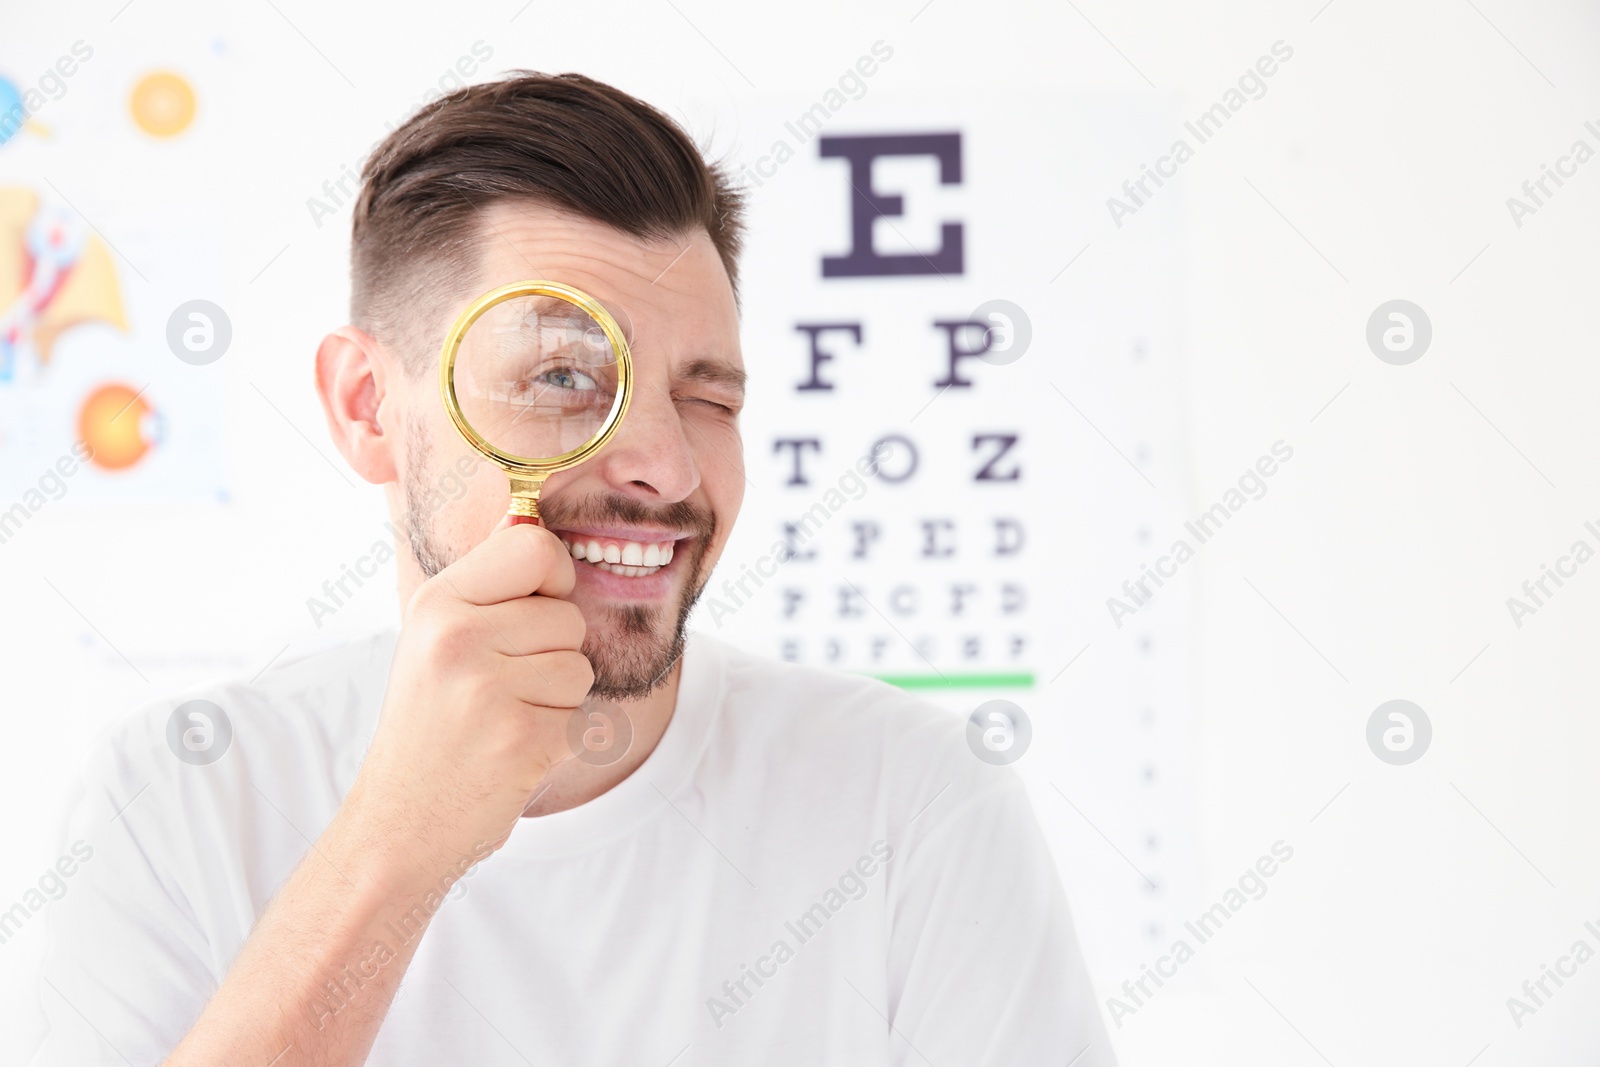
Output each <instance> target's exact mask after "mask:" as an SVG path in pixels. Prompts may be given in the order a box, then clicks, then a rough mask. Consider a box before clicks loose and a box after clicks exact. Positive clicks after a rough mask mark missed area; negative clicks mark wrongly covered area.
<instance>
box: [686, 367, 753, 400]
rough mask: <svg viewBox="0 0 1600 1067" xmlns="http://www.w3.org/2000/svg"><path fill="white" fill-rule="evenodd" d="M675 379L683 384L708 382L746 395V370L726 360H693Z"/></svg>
mask: <svg viewBox="0 0 1600 1067" xmlns="http://www.w3.org/2000/svg"><path fill="white" fill-rule="evenodd" d="M674 377H676V378H677V379H678V380H679V381H683V382H706V383H708V384H710V385H724V386H727V387H728V388H730V389H733V390H734V391H735V392H737V393H739V394H740V395H741V396H743V395H744V383H745V373H744V370H743V369H742V368H740V367H736V366H734V365H733V364H732V363H728V362H726V361H724V360H720V359H696V360H692V361H690V362H689V363H688V364H687V365H686V366H685V367H684V368H683V369H682V370H680V371H678V372H677V374H676V375H674Z"/></svg>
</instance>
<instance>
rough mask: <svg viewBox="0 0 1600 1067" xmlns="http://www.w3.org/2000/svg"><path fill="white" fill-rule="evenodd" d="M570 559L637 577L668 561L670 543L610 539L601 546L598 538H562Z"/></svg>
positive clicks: (670, 557)
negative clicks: (611, 540) (572, 539)
mask: <svg viewBox="0 0 1600 1067" xmlns="http://www.w3.org/2000/svg"><path fill="white" fill-rule="evenodd" d="M562 543H563V544H565V545H566V548H567V551H568V552H570V553H572V558H573V559H581V560H585V561H587V562H589V563H592V564H594V565H595V566H596V567H599V568H601V569H602V570H608V571H611V572H612V573H614V574H621V575H625V576H627V577H629V578H638V577H642V576H643V575H646V574H654V573H655V572H656V571H657V570H659V569H660V568H662V567H665V566H666V565H667V564H669V563H671V562H672V547H673V542H671V541H668V542H666V543H665V544H655V543H651V544H644V543H642V542H639V541H623V542H621V543H620V544H619V543H617V542H612V543H611V544H608V545H606V546H604V547H601V544H600V542H599V541H598V540H594V539H591V540H588V541H571V542H568V541H565V540H563V542H562Z"/></svg>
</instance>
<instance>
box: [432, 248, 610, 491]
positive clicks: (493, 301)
mask: <svg viewBox="0 0 1600 1067" xmlns="http://www.w3.org/2000/svg"><path fill="white" fill-rule="evenodd" d="M519 296H554V297H559V298H561V299H563V300H566V301H568V302H569V303H572V304H576V305H577V306H578V307H580V308H582V309H583V311H584V312H585V313H586V314H588V316H589V317H590V318H591V319H593V320H594V321H595V322H597V323H599V325H600V328H601V329H602V330H604V331H605V335H606V340H607V341H609V342H610V343H611V350H612V351H613V352H615V353H616V356H617V397H616V399H615V400H613V401H612V402H611V410H610V411H609V412H607V413H606V421H605V422H604V423H603V424H602V425H601V427H600V429H599V431H597V432H596V433H595V435H594V436H593V437H591V438H590V439H589V440H588V441H586V442H584V443H583V444H581V445H579V446H578V447H577V448H574V449H572V450H571V451H569V452H563V453H561V454H560V455H559V456H548V457H534V456H518V455H514V454H512V453H510V452H506V451H504V450H502V449H499V448H496V447H495V446H494V445H493V444H492V443H491V442H490V441H489V440H488V439H486V438H485V437H484V436H483V435H482V434H480V433H479V432H478V431H477V430H476V429H474V428H473V426H472V423H471V422H469V421H468V420H467V416H466V414H465V413H464V412H463V411H462V410H461V400H460V398H459V397H458V396H457V395H456V380H455V368H456V356H457V354H458V353H459V352H460V350H461V342H462V340H463V339H464V338H465V337H466V335H467V331H468V330H470V329H471V328H472V325H473V323H475V322H477V321H478V319H479V318H481V317H482V316H483V314H484V312H486V311H488V310H489V309H490V308H492V307H494V306H495V305H497V304H501V303H504V302H505V301H507V300H512V299H514V298H516V297H519ZM439 391H440V394H441V395H442V396H443V398H444V407H445V410H446V411H447V412H449V413H450V421H451V422H453V423H455V426H456V429H457V430H458V431H460V433H461V436H463V437H465V438H466V439H467V443H468V444H470V445H471V446H472V447H473V448H475V449H477V450H478V451H479V452H480V453H482V454H483V455H484V456H486V457H487V458H488V459H490V460H492V461H493V462H494V463H496V464H497V465H499V466H500V467H501V468H502V469H503V470H505V471H506V472H507V473H509V474H523V475H528V476H530V477H535V478H539V479H541V480H542V479H543V478H544V477H545V476H546V475H550V474H554V473H556V472H557V471H564V470H566V469H567V468H568V467H575V466H577V465H578V464H579V463H582V462H583V461H584V460H586V459H588V458H589V457H590V456H592V455H594V454H595V453H596V452H598V451H599V450H600V449H601V448H602V447H604V445H605V443H606V442H607V441H609V440H611V435H612V434H614V433H616V432H617V427H618V426H620V425H622V417H623V416H624V415H625V414H627V411H628V401H629V399H630V398H631V396H632V394H633V354H632V353H631V352H630V351H629V350H628V339H627V338H626V337H625V336H623V333H622V327H621V326H619V325H618V324H617V320H616V319H615V318H613V317H612V316H611V313H610V312H609V311H607V310H606V309H605V308H604V307H603V306H601V304H600V302H599V301H598V300H596V299H595V298H594V297H592V296H590V295H589V294H588V293H586V292H584V291H583V290H581V289H575V288H573V287H572V286H570V285H565V284H563V283H561V282H553V281H549V280H547V279H543V278H532V279H528V280H526V281H520V282H511V283H510V284H507V285H502V286H500V287H498V288H496V289H491V290H489V291H488V292H487V293H484V294H483V295H482V296H480V297H478V298H477V299H476V300H474V301H473V302H472V303H470V304H468V305H467V307H466V310H464V311H463V312H461V314H460V315H458V316H457V317H456V321H455V323H454V324H453V325H452V326H451V327H450V332H449V333H448V334H446V335H445V339H444V349H443V351H442V352H441V353H440V358H439Z"/></svg>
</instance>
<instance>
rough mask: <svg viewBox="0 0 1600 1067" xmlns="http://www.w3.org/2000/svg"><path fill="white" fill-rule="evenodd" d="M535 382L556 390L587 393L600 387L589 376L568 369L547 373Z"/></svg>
mask: <svg viewBox="0 0 1600 1067" xmlns="http://www.w3.org/2000/svg"><path fill="white" fill-rule="evenodd" d="M535 380H536V381H539V382H542V383H543V384H545V385H549V386H553V387H554V388H556V389H581V390H585V391H587V390H590V389H598V388H599V387H600V386H599V383H598V382H596V381H595V380H594V379H593V378H591V377H590V376H589V375H587V374H585V373H583V372H582V371H580V370H573V369H572V368H567V367H564V368H558V369H555V370H548V371H545V372H544V373H543V374H541V375H539V376H538V377H537V378H536V379H535Z"/></svg>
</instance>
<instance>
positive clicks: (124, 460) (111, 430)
mask: <svg viewBox="0 0 1600 1067" xmlns="http://www.w3.org/2000/svg"><path fill="white" fill-rule="evenodd" d="M153 413H154V409H153V408H151V406H150V405H149V404H147V403H145V400H144V397H142V396H140V395H139V394H138V392H137V391H136V390H134V389H130V388H129V387H128V386H126V385H122V384H112V385H102V386H100V387H99V388H98V389H96V390H94V391H93V392H92V393H90V394H89V396H88V398H87V399H86V400H84V402H83V407H82V408H81V409H79V411H78V440H80V441H82V442H83V443H84V444H86V445H88V446H89V448H90V449H91V450H92V451H91V453H90V459H89V462H91V463H93V464H94V465H95V466H97V467H101V468H103V469H105V470H110V471H120V470H126V469H128V468H129V467H131V466H133V465H134V464H135V463H137V462H139V461H140V460H141V459H143V458H144V455H145V453H146V452H148V451H150V446H151V445H152V444H153V443H154V441H152V440H151V439H150V438H149V437H147V436H146V432H145V420H146V419H147V418H148V417H149V416H150V415H152V414H153Z"/></svg>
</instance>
